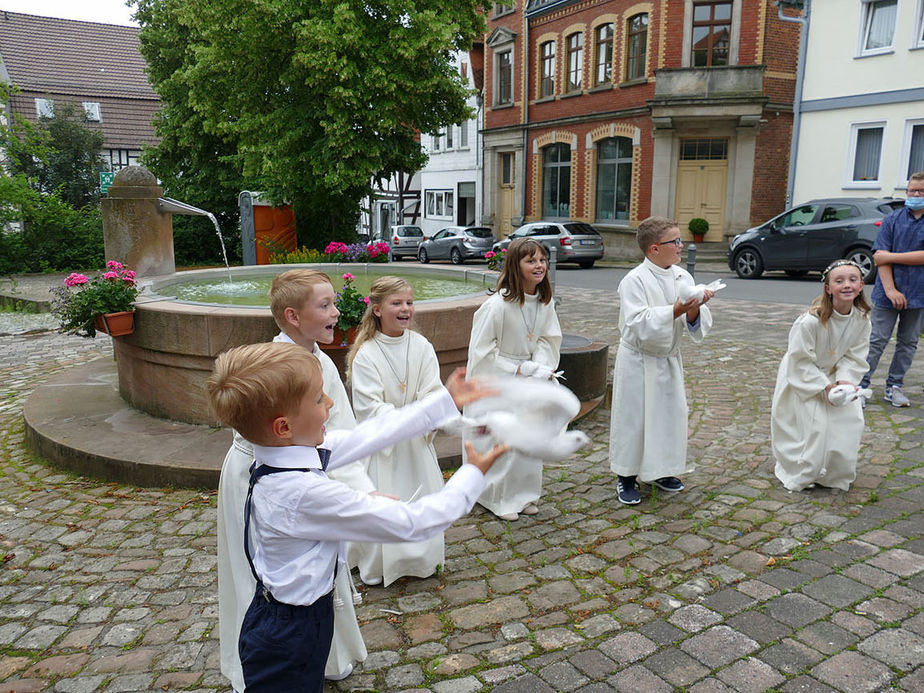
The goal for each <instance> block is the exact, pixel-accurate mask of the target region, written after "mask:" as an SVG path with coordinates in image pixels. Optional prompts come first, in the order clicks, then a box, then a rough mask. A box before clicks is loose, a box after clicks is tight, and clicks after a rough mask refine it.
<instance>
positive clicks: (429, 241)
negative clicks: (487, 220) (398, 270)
mask: <svg viewBox="0 0 924 693" xmlns="http://www.w3.org/2000/svg"><path fill="white" fill-rule="evenodd" d="M493 243H494V234H493V233H492V232H491V229H489V228H488V227H487V226H447V227H446V228H444V229H440V230H439V231H437V232H436V233H435V234H433V235H432V236H431V237H429V238H426V237H425V238H424V239H423V241H422V242H421V244H420V248H419V249H418V250H417V259H418V260H420V261H421V262H423V263H427V262H430V260H452V264H454V265H461V264H462V263H463V262H465V261H466V260H472V259H475V258H477V259H482V258H484V255H485V253H487V252H488V251H489V250H491V245H492V244H493Z"/></svg>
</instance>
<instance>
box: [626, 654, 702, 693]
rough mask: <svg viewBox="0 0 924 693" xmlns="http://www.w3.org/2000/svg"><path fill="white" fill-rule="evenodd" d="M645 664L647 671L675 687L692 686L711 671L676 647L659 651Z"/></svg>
mask: <svg viewBox="0 0 924 693" xmlns="http://www.w3.org/2000/svg"><path fill="white" fill-rule="evenodd" d="M643 664H644V666H645V668H646V669H648V670H650V671H651V672H653V673H654V674H656V675H657V676H659V677H660V678H662V679H664V680H665V681H667V682H669V683H671V684H673V685H674V686H684V687H686V686H690V685H692V684H694V683H696V682H697V681H699V680H700V679H701V678H703V677H704V676H706V674H708V673H709V669H707V668H706V667H704V666H703V665H702V664H700V663H699V662H697V661H696V660H695V659H693V658H692V657H691V656H690V655H688V654H686V653H685V652H681V651H680V650H678V649H677V648H675V647H669V648H666V649H662V650H660V651H658V652H657V653H655V654H653V655H652V656H650V657H649V658H648V659H646V660H645V661H644V662H643ZM627 671H629V670H627ZM611 682H612V680H611ZM626 690H628V689H626Z"/></svg>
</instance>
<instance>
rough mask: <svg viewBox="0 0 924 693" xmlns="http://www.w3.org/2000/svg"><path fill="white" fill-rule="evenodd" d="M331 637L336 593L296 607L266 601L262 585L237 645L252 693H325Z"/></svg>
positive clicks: (247, 683)
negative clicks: (325, 671)
mask: <svg viewBox="0 0 924 693" xmlns="http://www.w3.org/2000/svg"><path fill="white" fill-rule="evenodd" d="M333 637H334V602H333V592H331V593H329V594H327V595H325V596H323V597H321V598H320V599H318V600H317V601H316V602H315V603H314V604H311V605H310V606H292V605H291V604H282V603H280V602H277V601H276V600H275V599H273V598H272V597H269V599H267V598H266V597H265V596H264V593H263V586H262V585H261V584H259V583H258V584H257V592H256V594H255V595H254V598H253V600H252V601H251V602H250V607H248V609H247V613H246V615H245V616H244V623H243V624H242V626H241V635H240V639H239V641H238V650H239V652H240V655H241V666H242V668H243V670H244V684H245V685H246V687H247V691H248V693H315V692H316V693H322V691H323V690H324V666H325V664H326V663H327V656H328V654H330V643H331V640H332V639H333Z"/></svg>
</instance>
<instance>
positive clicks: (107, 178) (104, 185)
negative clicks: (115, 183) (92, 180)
mask: <svg viewBox="0 0 924 693" xmlns="http://www.w3.org/2000/svg"><path fill="white" fill-rule="evenodd" d="M113 178H115V171H100V172H99V189H100V192H101V193H102V194H103V195H105V194H106V193H107V192H109V186H110V185H112V179H113Z"/></svg>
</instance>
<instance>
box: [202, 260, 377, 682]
mask: <svg viewBox="0 0 924 693" xmlns="http://www.w3.org/2000/svg"><path fill="white" fill-rule="evenodd" d="M270 308H271V310H272V312H273V317H274V318H275V320H276V324H277V325H279V328H280V330H281V332H280V334H279V335H277V336H276V337H275V338H274V339H273V341H274V342H280V341H281V342H291V343H294V344H298V345H299V346H302V347H304V348H305V349H307V350H308V351H310V352H311V353H312V354H314V355H315V357H317V359H318V361H319V362H320V364H321V372H322V377H323V380H324V389H325V391H326V393H327V394H328V396H329V397H330V398H331V400H333V407H332V408H331V411H330V419H329V420H328V425H329V428H331V429H332V430H333V429H352V428H354V427H355V426H356V419H355V418H354V417H353V410H352V409H351V408H350V402H349V399H347V394H346V389H345V388H344V386H343V381H342V380H341V379H340V373H339V372H338V371H337V367H336V366H335V365H334V362H333V361H331V359H330V357H329V356H327V354H325V353H324V352H323V351H322V350H321V349H320V348H319V347H318V343H319V342H320V343H323V344H329V343H331V342H332V341H333V339H334V326H335V325H336V323H337V317H338V316H339V311H338V310H337V308H336V306H335V305H334V291H333V287H332V286H331V283H330V278H329V277H328V276H327V275H326V274H324V273H323V272H319V271H316V270H290V271H288V272H283V273H281V274H279V275H278V276H277V277H276V278H275V279H274V280H273V286H272V288H271V290H270ZM253 461H254V454H253V446H252V445H251V444H250V443H249V442H248V441H246V440H245V439H244V438H243V437H241V436H240V435H239V434H238V433H237V432H236V431H235V433H234V440H233V443H232V445H231V448H230V449H229V450H228V454H227V455H226V456H225V461H224V463H223V464H222V468H221V476H220V478H219V482H218V632H219V651H220V655H221V671H222V673H223V674H224V675H225V676H227V677H228V678H229V679H230V680H231V685H232V687H233V689H234V690H235V691H236V692H237V693H243V691H244V677H243V673H242V672H241V660H240V655H239V653H238V634H239V633H240V630H241V622H242V621H243V620H244V614H245V613H246V611H247V607H248V606H249V605H250V600H251V599H252V598H253V591H254V587H255V585H256V582H255V581H254V579H253V575H252V573H251V572H250V566H249V565H248V564H247V560H246V557H245V555H244V542H243V537H244V500H245V498H246V497H247V486H248V483H249V481H250V471H249V469H250V466H251V465H252V464H253ZM330 477H331V478H333V479H336V480H337V481H341V482H343V483H345V484H346V485H347V486H349V487H350V488H353V489H355V490H357V491H363V492H367V493H368V492H371V491H373V490H374V488H375V487H374V486H373V484H372V481H371V479H369V475H368V474H367V473H366V470H365V466H364V463H363V462H362V461H357V462H352V463H350V464H348V465H344V466H342V467H341V468H340V469H338V470H336V471H334V472H331V474H330ZM361 546H363V545H361V544H350V547H361ZM352 593H353V590H352V585H351V582H350V572H349V570H347V569H345V568H344V569H342V570H340V571H338V573H337V579H336V593H335V599H334V604H335V608H334V614H335V618H334V636H333V644H332V646H331V650H330V655H329V657H328V661H327V668H326V670H325V674H326V676H327V677H328V678H330V679H331V680H339V679H343V678H346V677H347V676H349V674H350V673H351V672H352V671H353V665H354V663H355V662H361V661H363V660H364V659H365V658H366V654H367V653H366V646H365V643H364V642H363V638H362V633H360V630H359V624H358V623H357V620H356V613H355V611H354V609H353V595H352Z"/></svg>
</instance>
